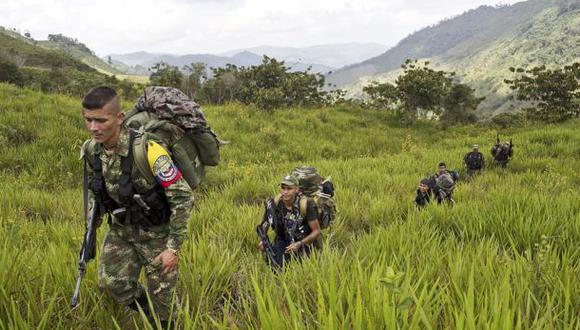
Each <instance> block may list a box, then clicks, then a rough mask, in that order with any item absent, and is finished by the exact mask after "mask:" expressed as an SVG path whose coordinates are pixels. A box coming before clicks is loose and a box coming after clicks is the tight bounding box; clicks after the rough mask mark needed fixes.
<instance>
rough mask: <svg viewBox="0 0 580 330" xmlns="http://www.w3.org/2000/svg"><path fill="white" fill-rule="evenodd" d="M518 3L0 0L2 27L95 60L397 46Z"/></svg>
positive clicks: (489, 0)
mask: <svg viewBox="0 0 580 330" xmlns="http://www.w3.org/2000/svg"><path fill="white" fill-rule="evenodd" d="M519 1H520V0H439V1H433V0H292V1H281V0H280V1H279V0H99V1H90V2H89V1H76V0H1V1H0V25H1V26H4V27H10V28H17V29H18V30H20V31H21V32H24V31H29V32H30V33H31V34H32V37H33V38H35V39H39V40H40V39H46V38H47V35H48V34H57V33H62V34H64V35H66V36H69V37H73V38H77V39H79V41H81V42H83V43H85V44H86V45H87V46H89V47H90V48H91V49H93V50H94V51H95V52H97V54H98V55H106V54H110V53H128V52H133V51H140V50H144V51H149V52H167V53H174V54H187V53H219V52H223V51H227V50H231V49H238V48H249V47H254V46H260V45H272V46H292V47H304V46H312V45H320V44H329V43H344V42H376V43H380V44H384V45H391V46H392V45H395V44H396V43H397V42H398V41H399V40H401V39H402V38H404V37H405V36H407V35H408V34H409V33H412V32H414V31H417V30H419V29H421V28H423V27H425V26H427V25H431V24H434V23H437V22H438V21H440V20H441V19H444V18H446V17H451V16H455V15H458V14H461V13H462V12H464V11H466V10H469V9H473V8H477V7H478V6H480V5H496V4H513V3H515V2H519Z"/></svg>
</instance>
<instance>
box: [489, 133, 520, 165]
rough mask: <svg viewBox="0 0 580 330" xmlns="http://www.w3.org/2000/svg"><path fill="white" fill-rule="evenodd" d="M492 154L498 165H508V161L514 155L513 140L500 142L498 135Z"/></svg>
mask: <svg viewBox="0 0 580 330" xmlns="http://www.w3.org/2000/svg"><path fill="white" fill-rule="evenodd" d="M491 155H492V156H493V159H494V160H495V164H496V165H498V166H501V167H506V166H507V163H508V161H509V160H510V159H511V158H512V156H513V155H514V151H513V143H512V140H510V141H509V142H507V141H506V142H501V143H500V142H499V136H498V138H497V141H496V143H495V145H494V146H493V147H492V148H491Z"/></svg>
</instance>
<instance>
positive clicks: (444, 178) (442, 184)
mask: <svg viewBox="0 0 580 330" xmlns="http://www.w3.org/2000/svg"><path fill="white" fill-rule="evenodd" d="M435 181H436V184H437V187H438V188H439V189H443V190H444V191H445V192H446V193H449V192H451V191H452V190H453V187H454V186H455V180H453V176H452V175H451V173H449V172H447V173H443V174H440V175H438V176H437V177H436V178H435Z"/></svg>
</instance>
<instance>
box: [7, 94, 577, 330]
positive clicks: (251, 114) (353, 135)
mask: <svg viewBox="0 0 580 330" xmlns="http://www.w3.org/2000/svg"><path fill="white" fill-rule="evenodd" d="M125 106H126V107H128V106H130V102H127V103H125ZM205 112H206V114H207V116H208V117H209V121H210V123H211V124H212V127H214V128H215V129H216V131H217V132H219V133H221V136H222V138H223V139H225V140H230V141H232V143H231V145H229V146H227V147H225V148H224V149H223V162H222V164H220V166H219V167H218V168H217V169H210V170H209V171H208V177H207V184H206V185H205V186H204V187H202V188H201V189H200V190H198V191H197V192H196V200H197V203H196V204H197V206H196V212H195V214H194V216H193V217H192V219H191V222H190V226H189V237H190V239H189V240H188V241H187V242H186V243H185V246H184V248H183V254H182V263H181V266H180V267H181V269H180V282H179V288H180V299H181V308H180V309H179V311H178V314H179V315H180V318H179V322H180V324H181V325H183V326H184V327H185V328H277V329H278V328H279V329H295V328H323V329H336V328H340V329H351V328H356V329H366V328H388V329H393V328H461V329H463V328H465V329H479V328H502V329H512V328H516V329H529V328H537V329H544V328H577V327H580V319H579V317H578V315H580V314H579V313H578V311H579V310H580V281H579V278H578V274H579V272H580V263H579V261H580V247H579V245H578V242H579V241H580V203H578V201H579V200H580V198H579V197H580V192H579V190H578V186H579V184H580V175H579V171H578V164H579V162H578V160H579V159H578V158H579V155H580V144H579V142H580V131H579V130H578V128H579V126H580V125H579V122H578V121H575V122H570V123H567V124H564V125H560V126H551V125H550V126H537V127H525V128H518V129H513V130H510V131H506V132H502V133H504V134H509V135H510V136H513V138H514V143H515V144H516V149H515V158H514V160H513V162H511V163H510V164H509V166H508V168H507V169H499V168H495V167H493V166H490V167H489V168H488V169H487V170H486V171H485V173H484V174H482V175H480V176H478V177H476V178H475V179H474V180H473V181H471V182H469V183H466V182H462V183H460V184H459V186H458V188H457V192H456V194H455V198H456V200H457V205H456V207H454V208H452V209H451V208H447V207H442V206H437V205H429V206H428V207H427V208H426V209H424V210H423V211H420V212H419V211H417V210H415V209H414V207H413V204H412V203H413V198H414V190H415V187H416V184H417V182H418V181H419V179H420V178H422V177H423V176H425V175H428V174H429V173H432V172H434V170H435V167H436V165H437V163H438V162H439V161H446V162H447V163H448V164H449V165H450V167H452V168H458V169H461V159H462V156H463V154H464V153H466V152H467V151H469V146H470V145H471V144H473V143H478V144H480V145H481V146H482V149H484V152H486V151H485V149H488V148H490V147H491V145H492V143H493V142H494V140H495V135H496V131H494V130H491V129H488V128H482V127H476V126H468V127H460V128H454V129H450V130H447V131H442V130H439V129H437V127H436V126H435V125H432V124H428V123H418V124H417V125H415V126H413V127H409V128H406V127H399V126H398V125H397V124H396V121H395V120H394V119H393V118H391V117H390V116H389V115H388V114H385V113H382V112H374V111H361V110H357V109H347V108H336V109H318V110H305V109H289V110H283V111H278V112H275V113H272V114H269V113H263V112H260V111H258V110H256V109H252V108H250V107H242V106H237V105H230V106H225V107H209V108H206V109H205ZM82 125H83V124H82V121H81V118H80V106H79V100H75V99H70V98H67V97H59V96H54V95H51V96H47V95H43V94H39V93H35V92H31V91H27V90H22V89H17V88H14V87H11V86H9V85H0V147H1V148H0V178H1V180H0V192H1V194H0V246H1V250H0V328H6V329H8V328H10V329H12V328H22V329H24V328H39V329H45V328H87V327H91V328H105V329H108V328H142V327H148V326H149V325H146V324H145V325H144V323H143V321H142V319H141V317H140V316H139V314H136V313H128V312H127V310H125V309H124V308H123V307H120V306H117V305H115V304H114V303H112V302H111V301H110V300H109V298H107V297H106V296H105V295H103V294H101V293H100V292H99V291H98V290H97V285H96V264H95V263H94V262H93V263H91V264H90V266H89V268H88V273H87V275H86V277H85V280H84V282H83V285H82V292H81V304H80V306H79V307H78V308H77V309H75V310H71V309H70V306H69V304H70V296H71V294H72V291H73V286H74V280H75V277H76V275H77V264H76V263H77V258H78V249H79V247H80V245H81V240H82V234H83V228H82V227H83V224H82V217H81V208H82V198H81V184H80V178H81V174H82V173H81V172H82V170H81V163H80V162H79V161H78V147H79V146H80V143H81V142H82V141H83V140H84V139H85V138H86V137H87V134H86V133H85V131H84V128H83V126H82ZM486 158H489V157H488V155H487V154H486ZM488 163H491V162H490V161H489V160H488ZM301 164H310V165H314V166H317V167H318V168H319V169H320V171H321V172H322V173H323V174H324V175H331V176H332V178H333V180H334V182H335V183H336V187H337V196H338V197H337V198H338V207H339V214H338V219H337V221H336V223H335V224H334V225H333V227H332V228H331V229H330V230H328V231H326V232H325V236H326V242H325V249H324V250H323V251H322V252H321V253H318V254H317V255H315V256H313V257H312V258H309V259H307V260H304V261H303V262H301V263H295V264H293V265H292V266H291V267H290V268H289V269H288V270H287V271H285V272H283V273H279V274H274V273H272V272H270V270H269V269H268V267H267V266H266V265H265V264H264V262H263V259H262V257H261V256H260V255H259V253H258V252H257V249H256V247H257V238H256V237H255V233H254V230H253V228H254V225H255V224H256V223H258V222H259V221H260V217H261V215H262V212H263V209H262V207H263V202H264V200H265V199H266V198H267V197H268V196H269V195H272V194H274V193H276V186H277V183H278V180H279V179H280V177H281V176H282V175H283V174H285V173H287V172H289V171H290V170H291V169H292V168H293V167H295V166H297V165H301ZM104 232H105V228H101V230H100V231H99V242H102V236H103V235H104Z"/></svg>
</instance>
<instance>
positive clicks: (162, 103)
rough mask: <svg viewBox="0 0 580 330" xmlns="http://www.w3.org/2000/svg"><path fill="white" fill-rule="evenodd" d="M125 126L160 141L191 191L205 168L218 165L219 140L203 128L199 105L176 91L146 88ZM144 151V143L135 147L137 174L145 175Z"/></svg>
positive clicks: (202, 176)
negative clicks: (166, 147) (169, 153)
mask: <svg viewBox="0 0 580 330" xmlns="http://www.w3.org/2000/svg"><path fill="white" fill-rule="evenodd" d="M125 125H126V126H127V127H129V128H133V129H135V130H138V131H140V132H141V133H143V134H144V135H145V137H148V136H149V137H150V138H154V139H156V140H161V141H163V142H164V143H165V144H166V145H167V146H168V147H169V149H170V152H171V154H172V158H173V161H174V162H175V163H176V165H177V166H178V167H179V169H180V170H181V172H182V174H183V177H184V178H185V180H186V181H187V183H188V184H189V186H190V187H191V188H192V189H194V188H196V187H197V186H199V184H200V183H201V182H202V181H203V178H204V176H205V166H217V165H218V163H219V160H220V154H219V148H220V145H221V141H220V140H219V139H218V137H217V135H216V133H215V132H214V131H213V130H212V129H211V128H210V127H209V126H208V125H207V120H206V118H205V115H204V114H203V112H202V111H201V108H200V106H199V105H198V104H197V103H196V102H194V101H193V100H191V99H190V98H189V97H188V96H187V95H186V94H185V93H183V92H181V91H180V90H178V89H176V88H172V87H160V86H151V87H147V88H146V89H145V92H144V93H143V95H142V96H141V97H140V98H139V100H138V101H137V103H136V104H135V107H134V108H133V110H131V111H130V112H129V113H127V115H126V116H125ZM145 140H147V139H145ZM146 149H147V143H146V142H145V143H141V144H138V145H135V150H136V152H135V163H136V164H137V166H138V167H139V170H140V171H141V173H149V171H147V168H148V162H147V157H146V155H147V150H146Z"/></svg>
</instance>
